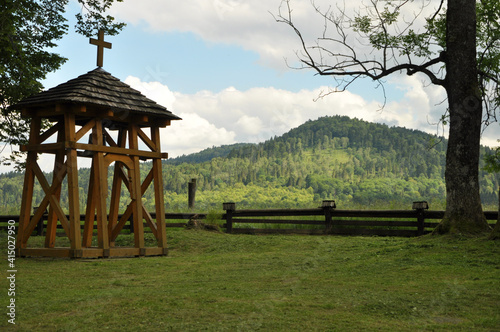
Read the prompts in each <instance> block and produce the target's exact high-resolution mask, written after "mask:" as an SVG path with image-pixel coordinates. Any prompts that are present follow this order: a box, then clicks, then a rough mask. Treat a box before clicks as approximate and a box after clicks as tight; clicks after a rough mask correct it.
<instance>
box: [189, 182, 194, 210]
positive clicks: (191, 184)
mask: <svg viewBox="0 0 500 332" xmlns="http://www.w3.org/2000/svg"><path fill="white" fill-rule="evenodd" d="M195 198H196V179H191V182H189V183H188V207H189V209H190V210H193V209H194V203H195Z"/></svg>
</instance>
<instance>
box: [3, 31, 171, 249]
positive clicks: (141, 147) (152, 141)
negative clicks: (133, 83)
mask: <svg viewBox="0 0 500 332" xmlns="http://www.w3.org/2000/svg"><path fill="white" fill-rule="evenodd" d="M100 39H102V38H100ZM101 57H102V52H101ZM98 61H99V58H98ZM101 61H102V58H101ZM98 64H100V63H99V62H98ZM100 65H101V66H102V64H100ZM13 108H14V109H19V110H21V111H22V115H23V116H25V117H28V118H30V119H31V129H30V138H29V143H28V144H27V145H25V146H22V147H21V149H22V151H26V152H27V154H28V156H27V161H26V173H25V177H24V190H23V199H22V206H21V212H20V221H19V229H18V236H17V254H18V255H19V256H49V257H50V256H51V257H71V258H82V257H117V256H118V257H120V256H147V255H165V254H166V253H167V241H166V230H165V208H164V199H163V182H162V163H161V161H162V159H164V158H167V154H166V153H162V151H161V141H160V128H163V127H166V126H168V125H170V121H171V120H180V118H179V117H177V116H176V115H174V114H172V113H171V112H170V111H168V110H167V109H166V108H165V107H163V106H160V105H158V104H156V103H155V102H154V101H152V100H150V99H148V98H146V97H145V96H143V95H142V94H141V93H140V92H138V91H136V90H134V89H132V88H131V87H130V86H128V85H127V84H125V83H122V82H121V81H120V80H118V79H117V78H115V77H113V76H111V74H109V73H107V72H106V71H104V70H103V69H101V68H100V66H99V67H98V68H97V69H95V70H93V71H90V72H88V73H87V74H84V75H81V76H79V77H77V78H75V79H73V80H70V81H68V82H66V83H63V84H61V85H59V86H57V87H54V88H52V89H49V90H47V91H44V92H41V93H39V94H37V95H35V96H32V97H29V98H27V99H25V100H23V101H21V102H20V103H18V104H16V105H14V106H13ZM47 124H48V129H45V130H42V128H46V127H47ZM39 154H53V155H54V156H55V158H54V168H53V171H52V178H51V179H50V180H49V179H47V178H46V177H45V175H44V173H43V172H42V170H41V168H40V166H39V164H38V161H37V159H38V155H39ZM81 158H91V160H92V162H91V165H92V166H91V171H90V183H88V184H86V185H84V184H81V183H79V179H78V160H79V159H81ZM141 160H149V161H151V169H150V171H149V173H147V175H146V176H145V177H144V178H143V179H142V180H141V172H140V161H141ZM113 163H114V174H113V179H112V183H111V188H110V197H108V191H109V186H108V168H109V167H110V165H111V164H113ZM35 179H36V180H37V181H38V183H39V184H40V186H41V187H42V189H43V192H44V194H45V196H44V198H43V199H42V201H41V202H39V207H38V209H37V210H36V212H35V213H34V215H31V211H32V208H33V192H34V188H35ZM65 179H66V181H64V180H65ZM151 184H153V186H154V192H155V194H154V197H155V207H156V208H155V209H156V211H154V212H155V215H156V217H155V218H153V217H152V216H151V215H150V213H149V211H147V210H146V209H145V208H144V205H143V202H142V196H143V194H144V192H145V191H146V190H147V189H148V187H149V186H150V185H151ZM63 186H67V198H66V197H62V195H63V192H64V193H65V192H66V190H63ZM65 189H66V188H65ZM122 189H124V190H127V191H128V192H129V194H130V203H129V204H128V206H127V207H126V209H125V211H124V212H123V211H122V212H123V214H121V215H119V212H120V211H119V205H120V197H121V192H122ZM84 190H87V202H86V207H85V209H83V207H81V206H80V193H81V192H82V191H84ZM108 198H109V207H108ZM63 201H64V202H66V201H67V206H63V204H62V202H63ZM46 211H48V219H47V227H46V235H45V245H44V248H30V247H29V246H28V240H29V238H30V236H31V234H32V232H33V230H34V229H35V227H36V225H37V224H38V222H39V221H40V219H41V218H42V215H43V214H44V213H45V212H46ZM83 212H84V215H83V216H82V213H83ZM131 218H132V220H133V226H134V247H127V248H124V247H116V246H115V245H114V244H115V240H116V238H117V236H118V234H119V233H120V231H121V230H122V229H123V226H124V225H125V223H126V222H127V221H128V220H129V219H131ZM144 221H145V222H146V224H145V225H146V227H149V228H150V230H151V232H152V233H153V234H154V236H155V238H156V242H157V246H155V247H145V243H144V227H145V226H144ZM58 224H60V225H61V226H62V228H63V229H64V233H65V235H66V237H67V238H68V239H69V243H70V246H69V247H64V248H57V247H55V242H56V227H57V225H58ZM95 227H97V232H96V234H94V229H95ZM93 240H94V241H93Z"/></svg>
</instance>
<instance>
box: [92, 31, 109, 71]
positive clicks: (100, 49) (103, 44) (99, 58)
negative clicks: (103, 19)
mask: <svg viewBox="0 0 500 332" xmlns="http://www.w3.org/2000/svg"><path fill="white" fill-rule="evenodd" d="M90 43H91V44H92V45H96V46H97V67H102V58H103V53H104V52H103V48H104V47H105V48H109V49H111V43H108V42H105V41H104V31H103V30H99V34H98V35H97V39H94V38H90Z"/></svg>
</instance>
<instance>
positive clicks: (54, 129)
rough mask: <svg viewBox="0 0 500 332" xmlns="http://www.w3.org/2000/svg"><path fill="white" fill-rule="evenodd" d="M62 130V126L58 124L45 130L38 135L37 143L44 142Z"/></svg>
mask: <svg viewBox="0 0 500 332" xmlns="http://www.w3.org/2000/svg"><path fill="white" fill-rule="evenodd" d="M61 129H63V124H62V123H60V122H58V123H57V124H55V125H53V126H52V127H50V128H49V129H47V130H46V131H45V132H43V133H42V134H40V137H39V138H38V143H40V144H41V143H43V142H45V141H46V140H47V139H48V138H49V137H50V136H52V135H54V134H55V133H57V132H58V131H59V130H61Z"/></svg>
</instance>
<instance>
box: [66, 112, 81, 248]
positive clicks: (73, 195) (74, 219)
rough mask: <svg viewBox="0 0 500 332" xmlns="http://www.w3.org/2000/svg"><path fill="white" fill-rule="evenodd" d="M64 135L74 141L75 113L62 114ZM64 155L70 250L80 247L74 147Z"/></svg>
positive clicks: (68, 139)
mask: <svg viewBox="0 0 500 332" xmlns="http://www.w3.org/2000/svg"><path fill="white" fill-rule="evenodd" d="M64 136H65V141H66V142H75V141H76V134H75V115H74V114H72V113H66V114H64ZM66 153H67V157H66V167H67V168H68V203H69V225H70V241H71V249H72V250H81V249H82V234H81V230H80V204H79V188H78V165H77V158H76V157H77V154H76V150H75V149H71V148H69V149H68V150H67V151H66Z"/></svg>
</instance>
